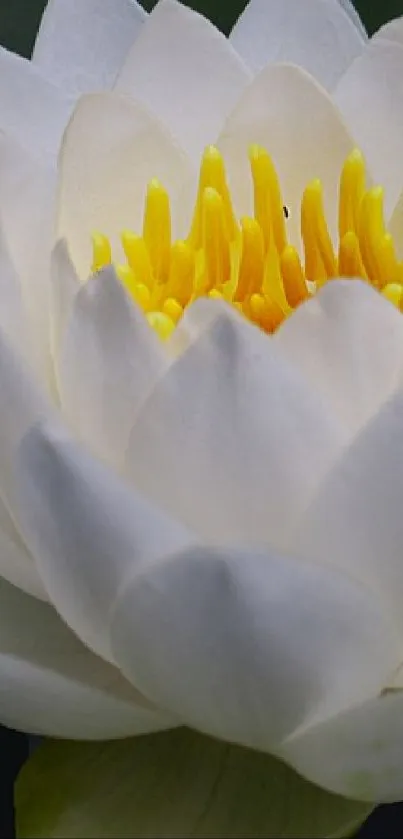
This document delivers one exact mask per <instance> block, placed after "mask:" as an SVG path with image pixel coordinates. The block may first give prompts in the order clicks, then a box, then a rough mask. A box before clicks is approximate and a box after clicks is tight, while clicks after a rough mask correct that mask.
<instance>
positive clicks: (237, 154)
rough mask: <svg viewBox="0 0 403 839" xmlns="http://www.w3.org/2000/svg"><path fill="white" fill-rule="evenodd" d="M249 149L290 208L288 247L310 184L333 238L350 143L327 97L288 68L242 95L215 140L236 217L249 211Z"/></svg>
mask: <svg viewBox="0 0 403 839" xmlns="http://www.w3.org/2000/svg"><path fill="white" fill-rule="evenodd" d="M304 6H305V4H304ZM251 143H260V144H261V145H263V146H265V147H266V148H267V150H268V151H269V153H270V154H271V156H272V158H273V161H274V163H275V166H276V167H277V170H278V174H279V177H280V181H281V185H282V190H283V199H284V203H285V204H287V206H288V207H289V208H290V218H289V221H288V228H289V235H290V239H291V241H292V242H293V243H294V244H298V242H299V240H300V204H301V198H302V193H303V190H304V189H305V187H306V185H307V184H308V183H309V181H310V180H312V179H313V178H321V180H322V182H323V186H324V197H325V203H326V217H327V218H328V220H329V224H330V229H331V231H332V232H333V233H334V234H335V233H336V231H337V192H338V184H339V179H340V170H341V167H342V165H343V163H344V160H345V158H346V156H347V155H348V154H349V153H350V151H351V149H352V148H353V146H354V141H353V140H352V138H351V136H350V134H349V133H348V131H347V129H346V128H345V126H344V124H343V122H342V120H341V117H340V115H339V113H338V111H337V110H336V108H335V106H334V104H333V102H332V100H331V99H330V97H329V96H328V95H327V94H326V93H325V91H324V90H323V89H322V88H320V87H319V85H318V84H316V82H315V81H314V80H313V79H312V78H311V77H310V76H308V75H307V74H306V73H304V72H303V71H302V70H300V69H298V68H297V67H292V66H288V65H279V66H273V67H268V68H267V69H266V70H264V71H263V72H262V73H261V74H260V75H259V76H258V77H257V78H256V79H255V80H254V81H253V82H252V84H251V85H250V86H249V88H248V89H247V90H246V91H245V93H244V95H243V96H242V98H241V100H240V102H239V104H238V105H237V107H236V108H235V110H234V111H233V113H232V114H231V115H230V116H229V117H228V119H227V121H226V124H225V126H224V129H223V132H222V134H221V136H220V138H219V140H218V146H219V148H220V149H221V151H222V153H223V155H224V158H225V160H226V163H227V165H228V174H229V179H230V182H231V187H232V188H233V194H234V201H235V206H236V209H237V212H238V213H239V214H240V215H241V214H242V215H245V213H248V211H249V208H252V182H251V176H250V170H249V164H248V148H249V146H250V144H251Z"/></svg>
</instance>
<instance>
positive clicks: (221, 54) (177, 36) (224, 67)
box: [116, 0, 250, 163]
mask: <svg viewBox="0 0 403 839" xmlns="http://www.w3.org/2000/svg"><path fill="white" fill-rule="evenodd" d="M249 79H250V74H249V72H248V71H247V69H246V67H245V66H244V64H243V62H242V61H241V59H240V58H239V56H238V55H237V54H236V52H235V50H234V49H233V47H232V46H231V44H230V43H229V42H228V40H227V39H226V38H225V37H224V35H222V34H221V32H219V31H218V30H217V29H216V28H215V27H214V26H213V25H212V24H211V23H210V22H209V21H208V20H206V18H204V17H202V16H201V15H198V14H196V12H193V11H192V10H191V9H187V8H186V6H183V5H181V4H180V3H177V2H176V0H160V2H159V3H157V5H156V7H155V9H154V11H153V12H151V14H150V16H149V18H148V21H147V23H146V25H145V26H144V28H143V30H142V33H141V35H140V37H139V38H138V40H137V41H136V43H135V45H134V47H133V49H132V51H131V52H130V53H129V56H128V58H127V61H126V64H125V65H124V67H123V69H122V71H121V74H120V76H119V78H118V80H117V84H116V90H117V91H119V92H122V93H129V94H130V95H131V96H133V98H135V99H137V100H138V101H140V102H143V103H144V104H145V105H146V106H147V107H148V108H150V110H151V111H153V112H154V113H155V114H156V115H157V116H158V118H159V119H161V120H162V122H164V123H165V125H167V126H168V128H169V129H170V131H171V132H172V134H173V135H174V136H175V137H176V138H177V139H178V140H179V142H180V144H181V145H182V147H183V148H184V149H185V150H186V152H187V153H188V154H189V155H190V156H191V157H192V159H193V160H195V161H196V163H198V162H199V158H200V155H201V153H202V151H203V149H204V146H206V145H208V144H209V143H213V142H214V140H215V138H216V136H217V134H218V133H219V131H220V129H221V126H222V124H223V121H224V118H225V116H226V114H228V113H229V111H230V110H231V109H232V107H233V106H234V105H235V103H236V101H237V99H238V97H239V96H240V94H241V92H242V91H243V89H244V87H245V86H246V84H247V83H248V81H249Z"/></svg>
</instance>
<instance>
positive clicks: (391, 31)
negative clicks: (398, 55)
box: [372, 16, 403, 46]
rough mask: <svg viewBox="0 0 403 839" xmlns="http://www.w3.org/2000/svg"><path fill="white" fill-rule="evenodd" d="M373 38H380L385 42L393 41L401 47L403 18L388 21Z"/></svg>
mask: <svg viewBox="0 0 403 839" xmlns="http://www.w3.org/2000/svg"><path fill="white" fill-rule="evenodd" d="M375 38H382V39H383V40H386V41H393V42H394V43H396V44H401V46H403V16H402V17H398V18H395V19H394V20H388V22H387V23H385V24H384V25H383V26H381V28H380V29H378V31H377V32H376V33H375V35H374V36H373V39H372V40H374V39H375Z"/></svg>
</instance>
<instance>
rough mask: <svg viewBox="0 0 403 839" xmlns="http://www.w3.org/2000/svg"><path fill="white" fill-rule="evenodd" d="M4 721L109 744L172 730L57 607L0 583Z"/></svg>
mask: <svg viewBox="0 0 403 839" xmlns="http://www.w3.org/2000/svg"><path fill="white" fill-rule="evenodd" d="M0 720H1V722H2V723H3V724H4V725H8V726H10V727H12V728H20V729H23V730H25V731H28V732H29V733H30V734H45V735H50V736H52V737H66V738H68V739H71V738H75V739H76V738H77V739H85V740H93V739H99V740H106V739H109V738H115V737H127V736H129V735H131V734H143V733H145V732H148V731H154V730H158V729H161V728H166V727H168V726H171V725H172V724H174V721H173V720H172V718H169V717H168V715H167V714H163V713H160V712H159V711H158V710H157V709H156V708H154V707H153V706H152V705H151V703H149V702H147V700H145V699H144V697H142V696H141V694H139V693H138V692H137V691H136V690H135V689H134V688H132V687H131V686H130V685H129V684H128V683H127V682H125V680H124V679H123V678H122V676H121V675H120V674H119V672H118V671H117V670H115V669H114V668H113V667H110V666H109V665H108V664H106V663H105V662H104V661H102V660H101V659H99V658H97V657H96V656H94V655H92V653H90V652H89V650H87V649H86V648H85V647H84V646H83V645H82V644H81V643H80V641H79V640H78V639H77V638H76V637H75V636H74V635H73V633H72V632H70V631H69V630H68V629H67V627H66V626H65V624H64V623H63V622H62V621H61V620H60V618H59V617H58V616H57V614H56V612H55V611H54V609H53V608H52V607H51V606H49V605H47V604H45V603H41V602H40V601H39V600H35V599H34V598H32V597H29V596H28V595H26V594H23V592H21V591H18V589H16V588H14V587H13V586H10V585H9V584H8V583H6V582H4V581H3V580H0Z"/></svg>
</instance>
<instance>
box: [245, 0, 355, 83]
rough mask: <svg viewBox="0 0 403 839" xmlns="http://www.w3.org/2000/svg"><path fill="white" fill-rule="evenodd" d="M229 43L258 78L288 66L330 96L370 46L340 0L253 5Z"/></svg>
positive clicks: (272, 0)
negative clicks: (264, 72)
mask: <svg viewBox="0 0 403 839" xmlns="http://www.w3.org/2000/svg"><path fill="white" fill-rule="evenodd" d="M230 40H231V43H232V44H233V46H234V47H235V49H236V50H237V51H238V52H239V54H240V55H241V56H242V58H244V59H245V61H246V63H247V65H248V66H249V67H250V68H251V69H252V70H253V71H254V72H255V73H258V72H259V71H260V70H262V69H263V67H265V66H266V65H267V64H271V63H274V62H279V61H289V62H291V63H292V64H297V65H298V66H300V67H303V68H304V69H305V70H308V71H309V73H312V75H313V76H314V77H315V78H316V79H317V80H318V81H319V82H320V83H321V84H323V85H324V87H326V88H327V89H328V90H332V89H333V88H334V87H335V84H336V83H337V81H338V79H339V78H340V76H342V74H343V73H344V72H345V70H346V69H347V67H348V66H349V64H351V62H352V61H353V60H354V58H356V56H357V55H359V54H360V52H361V50H362V49H363V46H364V43H365V41H364V38H363V35H362V33H361V32H360V31H359V29H358V27H357V25H356V21H353V20H352V19H351V14H349V13H347V12H346V10H345V9H343V8H342V4H341V3H338V2H335V0H304V2H301V0H250V2H249V3H248V5H247V6H246V9H245V11H244V12H243V14H242V15H241V17H240V18H239V20H238V21H237V23H236V24H235V26H234V28H233V30H232V33H231V36H230Z"/></svg>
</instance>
